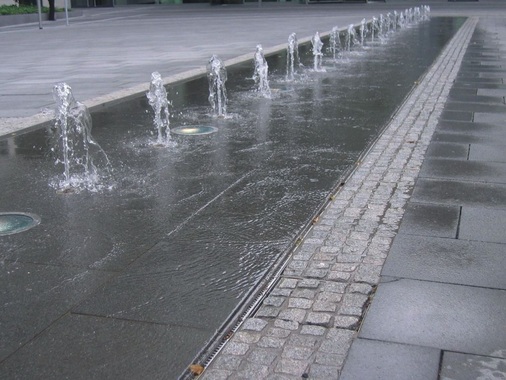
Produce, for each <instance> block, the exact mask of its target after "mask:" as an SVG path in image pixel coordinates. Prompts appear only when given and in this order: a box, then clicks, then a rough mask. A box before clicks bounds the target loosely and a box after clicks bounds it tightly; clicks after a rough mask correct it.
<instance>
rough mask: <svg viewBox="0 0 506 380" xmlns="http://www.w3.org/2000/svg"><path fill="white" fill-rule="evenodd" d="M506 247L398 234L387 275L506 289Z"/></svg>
mask: <svg viewBox="0 0 506 380" xmlns="http://www.w3.org/2000/svg"><path fill="white" fill-rule="evenodd" d="M505 248H506V246H505V245H504V244H496V243H484V242H480V241H469V240H459V239H445V238H437V237H431V236H429V237H427V236H412V235H403V234H398V235H397V236H396V238H395V240H394V242H393V244H392V248H391V250H390V253H389V254H388V258H387V260H386V262H385V265H384V267H383V271H382V272H381V273H382V275H384V276H392V277H402V278H411V279H416V280H425V281H435V282H446V283H452V284H461V285H470V286H481V287H487V288H496V289H505V290H506V276H504V268H506V255H505V254H504V252H505Z"/></svg>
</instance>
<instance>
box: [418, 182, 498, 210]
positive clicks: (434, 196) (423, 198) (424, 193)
mask: <svg viewBox="0 0 506 380" xmlns="http://www.w3.org/2000/svg"><path fill="white" fill-rule="evenodd" d="M411 200H412V201H414V202H421V203H436V204H453V205H471V206H472V205H483V206H485V207H495V208H500V209H505V208H506V206H505V205H506V185H503V184H491V183H483V182H482V183H480V182H466V181H452V180H441V179H429V178H418V180H417V183H416V187H415V189H414V190H413V195H412V197H411Z"/></svg>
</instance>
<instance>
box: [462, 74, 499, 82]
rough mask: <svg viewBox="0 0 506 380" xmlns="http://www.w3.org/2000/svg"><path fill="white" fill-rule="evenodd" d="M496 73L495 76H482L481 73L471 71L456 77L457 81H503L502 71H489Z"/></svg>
mask: <svg viewBox="0 0 506 380" xmlns="http://www.w3.org/2000/svg"><path fill="white" fill-rule="evenodd" d="M488 74H495V77H492V78H490V77H482V76H480V75H479V73H469V74H464V75H459V76H458V77H457V78H456V79H455V82H456V83H474V84H480V83H502V73H488Z"/></svg>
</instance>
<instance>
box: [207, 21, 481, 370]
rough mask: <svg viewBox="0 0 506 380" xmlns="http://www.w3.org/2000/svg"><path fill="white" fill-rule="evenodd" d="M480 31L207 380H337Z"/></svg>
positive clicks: (449, 60) (394, 129) (443, 70)
mask: <svg viewBox="0 0 506 380" xmlns="http://www.w3.org/2000/svg"><path fill="white" fill-rule="evenodd" d="M476 23H477V19H476V18H472V19H468V20H467V21H466V22H465V24H464V25H463V26H462V27H461V29H460V30H459V31H458V32H457V34H456V35H455V36H454V38H453V39H452V41H451V42H450V43H449V44H448V45H447V47H446V48H445V49H444V51H443V53H442V54H441V55H440V56H439V58H438V59H437V60H436V62H435V63H434V64H433V65H432V67H431V69H430V70H429V71H428V73H427V74H426V76H425V77H424V79H423V80H422V81H421V83H420V84H419V85H418V86H417V87H416V88H415V89H414V91H413V92H412V93H411V95H410V96H409V97H408V99H407V100H406V102H405V103H404V104H403V106H402V107H401V108H400V109H399V111H398V112H397V114H396V115H395V117H394V118H393V120H392V121H391V123H390V124H389V125H388V127H387V128H386V129H385V131H384V132H383V134H382V135H381V137H380V138H379V139H378V140H377V142H376V143H375V144H374V146H373V147H372V149H371V150H370V151H369V152H368V153H367V155H366V156H365V157H364V159H363V160H362V162H361V163H360V165H359V166H358V169H357V170H356V171H355V172H354V173H353V174H352V176H350V178H349V180H348V181H347V183H346V184H345V186H343V188H342V189H341V191H339V192H338V193H337V194H336V196H335V199H334V200H333V201H332V202H331V204H330V205H329V207H328V208H327V209H326V210H325V211H324V212H323V213H322V215H321V216H320V218H319V220H318V222H317V223H316V224H315V225H314V227H313V228H312V230H311V231H310V233H309V234H308V235H307V236H306V238H305V239H304V240H303V242H302V243H301V244H300V245H299V247H298V248H297V249H296V250H295V251H294V253H293V255H292V257H291V258H290V260H289V263H288V265H287V267H286V269H285V270H284V272H283V274H282V276H281V278H280V280H279V282H278V283H277V285H276V286H275V287H274V289H273V290H272V291H271V292H270V293H269V295H268V297H267V298H265V299H264V301H263V303H262V305H261V306H260V308H259V309H258V310H257V312H256V314H255V315H254V316H253V317H250V318H247V319H246V320H245V322H244V323H243V324H242V326H241V327H240V329H239V330H238V331H237V332H236V333H235V334H234V335H233V336H232V337H231V338H230V340H229V341H228V342H227V344H226V345H225V346H224V348H223V349H222V350H221V352H220V353H219V354H218V356H217V357H216V358H215V360H213V361H212V362H211V364H210V365H209V368H208V369H207V370H206V371H205V372H204V374H203V376H202V378H204V379H207V380H218V379H301V378H310V379H326V380H329V379H337V378H338V377H339V372H340V370H341V368H342V366H343V363H344V360H345V358H346V355H347V353H348V350H349V348H350V346H351V343H352V341H353V339H354V337H355V336H356V333H357V331H358V328H359V326H360V323H361V319H362V317H363V314H364V311H365V308H366V307H367V305H368V302H369V299H370V297H371V295H372V294H373V292H374V290H375V287H376V286H377V284H378V282H379V279H380V271H381V268H382V266H383V263H384V261H385V258H386V257H387V254H388V252H389V249H390V246H391V243H392V240H393V238H394V236H395V234H396V232H397V230H398V227H399V223H400V220H401V218H402V216H403V213H404V207H405V205H406V202H407V200H408V199H409V197H410V193H411V191H412V188H413V185H414V182H415V178H416V176H417V175H418V172H419V170H420V167H421V164H422V161H423V157H424V154H425V151H426V149H427V146H428V144H429V142H430V139H431V137H432V134H433V132H434V129H435V127H436V124H437V120H438V118H439V115H440V114H441V112H442V110H443V107H444V104H445V101H446V98H447V96H448V92H449V90H450V88H451V86H452V83H453V80H454V78H455V76H456V74H457V72H458V69H459V67H460V63H461V61H462V57H463V55H464V53H465V50H466V47H467V45H468V43H469V40H470V38H471V35H472V33H473V31H474V28H475V26H476Z"/></svg>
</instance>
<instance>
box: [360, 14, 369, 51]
mask: <svg viewBox="0 0 506 380" xmlns="http://www.w3.org/2000/svg"><path fill="white" fill-rule="evenodd" d="M366 34H367V24H366V22H365V18H363V19H362V21H361V22H360V45H362V46H364V42H365V35H366Z"/></svg>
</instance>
